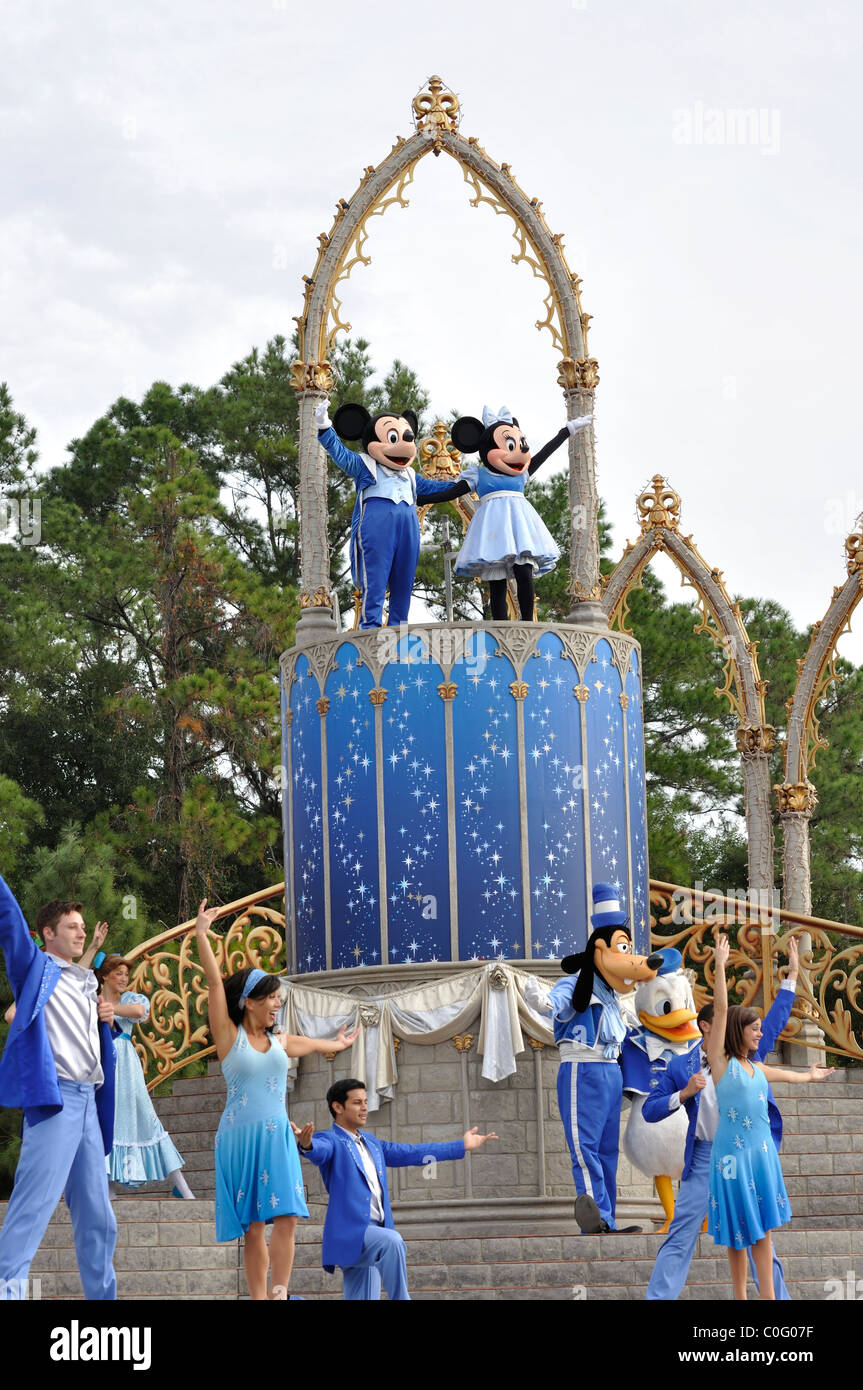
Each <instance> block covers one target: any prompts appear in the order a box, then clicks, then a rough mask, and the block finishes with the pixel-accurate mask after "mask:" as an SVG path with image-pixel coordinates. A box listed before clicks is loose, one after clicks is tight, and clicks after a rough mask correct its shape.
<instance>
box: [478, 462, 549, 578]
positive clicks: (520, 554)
mask: <svg viewBox="0 0 863 1390" xmlns="http://www.w3.org/2000/svg"><path fill="white" fill-rule="evenodd" d="M461 477H462V479H464V480H465V481H466V482H469V483H470V485H471V491H473V492H476V494H477V496H478V497H479V506H478V507H477V509H476V511H475V513H474V515H473V518H472V520H471V523H470V525H469V526H468V528H467V535H466V536H465V538H464V541H463V543H462V547H461V550H460V551H459V553H458V555H457V557H456V563H455V572H456V574H459V575H462V576H468V575H470V576H473V577H474V578H476V579H508V578H510V577H511V576H512V573H513V566H514V565H530V566H531V567H532V569H533V572H534V574H535V575H540V574H548V572H549V570H553V569H554V567H555V565H556V564H557V562H558V560H559V559H560V550H559V549H558V547H557V544H556V542H555V540H554V537H553V536H552V534H551V532H550V531H549V529H548V527H547V526H546V524H545V522H544V521H543V519H542V517H541V516H540V514H539V512H538V511H536V509H535V508H534V507H532V506H531V505H530V503H529V502H528V500H527V498H526V497H525V495H524V488H525V484H526V482H527V480H528V476H527V474H526V473H519V474H511V473H492V472H491V470H490V469H488V468H486V467H484V465H482V464H476V463H472V464H469V465H468V467H467V468H466V469H465V470H464V472H463V473H462V474H461Z"/></svg>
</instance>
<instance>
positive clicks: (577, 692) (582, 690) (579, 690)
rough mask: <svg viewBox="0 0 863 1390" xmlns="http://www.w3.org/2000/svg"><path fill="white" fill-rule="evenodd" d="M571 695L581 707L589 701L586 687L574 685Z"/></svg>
mask: <svg viewBox="0 0 863 1390" xmlns="http://www.w3.org/2000/svg"><path fill="white" fill-rule="evenodd" d="M572 693H573V695H574V696H575V698H576V700H578V702H579V704H580V705H583V704H584V702H585V700H589V699H590V691H589V690H588V688H587V686H586V685H574V686H573V687H572Z"/></svg>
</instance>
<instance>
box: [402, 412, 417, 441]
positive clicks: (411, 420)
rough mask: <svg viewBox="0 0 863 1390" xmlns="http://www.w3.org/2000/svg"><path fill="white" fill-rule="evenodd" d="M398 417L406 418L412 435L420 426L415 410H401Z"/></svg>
mask: <svg viewBox="0 0 863 1390" xmlns="http://www.w3.org/2000/svg"><path fill="white" fill-rule="evenodd" d="M400 418H401V419H402V420H407V422H408V424H409V425H410V427H411V429H412V430H413V432H414V435H416V434H417V431H418V430H419V427H420V422H419V420H418V419H417V417H416V412H415V411H413V410H403V411H402V412H401V416H400Z"/></svg>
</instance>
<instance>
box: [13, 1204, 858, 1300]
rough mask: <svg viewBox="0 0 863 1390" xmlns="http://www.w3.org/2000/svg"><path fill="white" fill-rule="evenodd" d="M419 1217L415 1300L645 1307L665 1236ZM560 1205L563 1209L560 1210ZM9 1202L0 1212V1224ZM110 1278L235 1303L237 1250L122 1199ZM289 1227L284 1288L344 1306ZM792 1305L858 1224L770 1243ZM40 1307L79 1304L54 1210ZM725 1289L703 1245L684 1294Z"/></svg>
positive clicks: (147, 1295)
mask: <svg viewBox="0 0 863 1390" xmlns="http://www.w3.org/2000/svg"><path fill="white" fill-rule="evenodd" d="M440 1205H441V1212H440V1215H439V1216H438V1217H436V1219H434V1220H432V1219H431V1218H430V1216H429V1214H428V1211H427V1209H425V1210H424V1211H420V1210H417V1211H413V1212H412V1211H410V1210H409V1208H410V1206H411V1204H410V1203H401V1204H399V1208H398V1211H397V1215H396V1221H397V1225H398V1226H399V1227H400V1229H401V1230H402V1233H403V1234H404V1236H405V1238H406V1241H407V1252H408V1253H407V1258H408V1269H409V1279H410V1286H411V1293H412V1296H413V1297H414V1298H415V1299H417V1300H426V1301H428V1300H448V1301H462V1300H471V1301H473V1300H518V1299H524V1300H558V1301H560V1300H567V1301H573V1300H580V1299H584V1298H589V1299H591V1300H593V1301H595V1300H597V1299H599V1300H601V1301H608V1300H621V1299H626V1300H631V1299H640V1298H643V1296H644V1292H645V1289H646V1286H647V1281H648V1279H649V1278H650V1274H651V1271H652V1269H653V1263H654V1260H655V1258H656V1252H657V1250H658V1249H659V1245H660V1244H661V1241H662V1237H661V1236H658V1235H655V1234H653V1233H652V1232H648V1231H645V1232H644V1233H643V1234H641V1235H632V1236H614V1237H609V1236H605V1237H599V1236H581V1235H579V1234H577V1233H576V1231H575V1226H574V1221H573V1219H572V1218H571V1216H569V1217H565V1216H564V1215H563V1213H562V1212H561V1211H560V1210H555V1209H554V1208H555V1206H556V1204H554V1203H553V1204H552V1206H551V1208H550V1209H545V1210H544V1209H543V1204H541V1203H534V1204H531V1203H528V1202H525V1203H522V1204H519V1203H507V1204H506V1211H507V1216H506V1219H501V1215H502V1213H501V1212H500V1211H499V1210H497V1209H496V1208H495V1207H492V1206H490V1204H488V1203H486V1204H482V1203H473V1204H457V1203H453V1204H449V1205H448V1204H445V1203H441V1204H440ZM567 1205H568V1204H567ZM3 1206H5V1204H0V1215H2V1208H3ZM115 1211H116V1213H117V1218H118V1226H119V1234H118V1243H117V1255H116V1268H117V1275H118V1294H119V1297H120V1298H121V1299H150V1300H161V1301H173V1300H175V1299H177V1298H182V1299H221V1300H225V1299H228V1300H237V1299H239V1298H243V1297H245V1296H246V1293H245V1279H244V1275H243V1268H242V1247H241V1245H240V1243H239V1242H231V1243H230V1244H225V1245H218V1244H217V1243H216V1239H215V1228H214V1226H213V1203H212V1202H208V1201H203V1200H201V1201H197V1202H181V1201H176V1200H174V1201H165V1200H162V1199H159V1198H137V1197H136V1198H118V1199H117V1200H116V1202H115ZM310 1211H311V1220H309V1221H308V1222H301V1223H299V1225H298V1228H297V1250H296V1264H295V1270H294V1276H293V1279H292V1283H291V1288H292V1291H293V1292H294V1293H298V1294H303V1295H304V1296H307V1297H311V1298H315V1299H317V1298H323V1299H338V1298H341V1281H340V1278H339V1276H338V1275H336V1276H330V1275H328V1274H326V1273H325V1272H324V1271H323V1270H322V1268H321V1264H320V1258H321V1253H320V1252H321V1235H322V1230H323V1218H324V1215H325V1207H324V1205H323V1204H322V1203H313V1204H312V1205H311V1207H310ZM775 1242H776V1248H777V1250H778V1252H779V1255H780V1258H781V1259H782V1261H783V1265H784V1267H785V1273H786V1279H787V1282H788V1286H789V1290H790V1292H791V1294H792V1297H793V1298H814V1299H824V1298H825V1297H826V1294H827V1289H828V1280H831V1279H833V1280H839V1281H840V1283H842V1285H843V1287H844V1282H845V1281H846V1279H847V1275H848V1271H849V1270H854V1269H855V1267H856V1266H857V1265H859V1264H860V1261H861V1259H863V1219H858V1220H857V1221H856V1222H852V1223H850V1224H849V1223H848V1222H847V1221H846V1222H845V1223H844V1225H843V1226H842V1228H841V1229H838V1230H823V1229H818V1230H815V1229H806V1228H805V1227H804V1226H802V1225H801V1223H799V1222H797V1221H795V1224H794V1227H793V1228H792V1229H790V1230H787V1231H786V1230H781V1231H779V1232H777V1233H776V1235H775ZM31 1274H32V1276H33V1277H34V1278H39V1279H40V1280H41V1296H42V1298H43V1299H67V1298H73V1299H74V1298H81V1296H82V1295H81V1286H80V1281H79V1279H78V1274H77V1270H76V1263H75V1252H74V1248H73V1244H72V1231H71V1224H70V1221H69V1216H68V1212H67V1211H66V1209H65V1207H64V1206H62V1205H61V1206H60V1208H58V1211H57V1213H56V1214H55V1216H54V1217H53V1219H52V1221H51V1224H50V1225H49V1227H48V1230H47V1232H46V1235H45V1239H44V1241H43V1243H42V1246H41V1247H40V1250H39V1252H38V1254H37V1256H36V1258H35V1260H34V1262H33V1268H32V1271H31ZM730 1296H731V1291H730V1285H729V1278H728V1268H727V1259H726V1256H725V1253H724V1251H722V1250H720V1249H719V1248H718V1247H716V1246H714V1244H713V1242H712V1241H711V1240H710V1238H709V1237H708V1236H701V1237H700V1238H699V1242H698V1247H697V1250H696V1255H695V1258H694V1260H693V1263H692V1267H691V1273H690V1278H689V1281H688V1284H687V1288H686V1290H685V1293H684V1298H686V1299H689V1300H696V1301H697V1300H707V1299H726V1298H730Z"/></svg>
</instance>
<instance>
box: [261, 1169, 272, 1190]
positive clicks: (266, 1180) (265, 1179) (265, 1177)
mask: <svg viewBox="0 0 863 1390" xmlns="http://www.w3.org/2000/svg"><path fill="white" fill-rule="evenodd" d="M260 1181H261V1182H262V1183H263V1184H264V1187H266V1186H267V1184H268V1183H269V1181H270V1175H269V1173H268V1172H267V1170H266V1168H265V1169H264V1171H263V1173H262V1174H261V1177H260Z"/></svg>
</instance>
